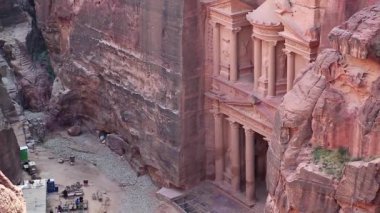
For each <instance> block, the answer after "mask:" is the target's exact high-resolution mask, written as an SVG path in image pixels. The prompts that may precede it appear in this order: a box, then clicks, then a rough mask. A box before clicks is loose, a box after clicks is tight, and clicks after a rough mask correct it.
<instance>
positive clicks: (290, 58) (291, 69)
mask: <svg viewBox="0 0 380 213" xmlns="http://www.w3.org/2000/svg"><path fill="white" fill-rule="evenodd" d="M286 60H287V61H286V65H287V68H286V75H287V82H286V90H287V91H289V90H291V89H292V88H293V82H294V75H295V61H294V60H295V57H294V53H293V52H290V51H289V52H287V53H286Z"/></svg>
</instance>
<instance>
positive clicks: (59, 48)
mask: <svg viewBox="0 0 380 213" xmlns="http://www.w3.org/2000/svg"><path fill="white" fill-rule="evenodd" d="M198 4H199V3H198V1H193V0H175V1H174V0H157V1H156V0H155V1H150V0H142V1H141V0H124V1H121V0H110V1H108V0H107V1H104V0H100V1H89V0H79V1H50V2H49V1H44V0H36V1H35V5H36V11H37V20H38V25H39V28H40V29H41V30H42V33H43V35H44V38H45V40H46V42H47V46H48V49H49V53H50V56H51V59H52V63H53V67H54V69H55V72H56V74H57V78H56V81H55V83H54V88H53V98H52V100H51V105H50V110H49V115H50V118H51V120H50V123H51V124H54V123H56V122H58V123H60V124H67V125H73V124H74V123H75V122H76V121H77V120H79V119H80V120H82V121H83V122H84V123H85V124H86V125H87V126H88V127H90V128H91V129H98V130H102V131H104V132H107V133H116V134H118V135H120V136H121V138H122V140H118V143H117V144H116V146H117V147H116V148H115V147H114V149H117V150H121V152H120V153H121V154H123V153H125V154H126V155H128V156H136V159H141V162H140V163H142V164H144V165H146V166H147V168H148V171H149V172H150V173H151V175H153V176H154V177H156V178H157V179H160V177H162V178H163V180H162V183H164V182H166V183H171V184H174V185H177V186H183V185H187V184H190V183H194V182H197V181H199V180H200V179H201V178H202V177H203V174H204V165H203V164H202V162H203V158H204V148H203V140H204V139H203V130H202V129H203V128H202V102H203V96H202V91H203V90H202V76H201V65H202V60H201V59H202V51H201V49H202V47H201V46H200V44H202V41H201V38H202V37H201V35H199V32H200V30H199V28H200V27H201V26H200V24H199V23H200V22H199V20H200V18H201V17H200V16H199V13H198V12H199V5H198ZM94 142H95V141H94ZM112 146H115V143H113V145H112ZM132 152H133V154H131V153H132ZM131 160H132V161H133V159H131Z"/></svg>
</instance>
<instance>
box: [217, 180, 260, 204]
mask: <svg viewBox="0 0 380 213" xmlns="http://www.w3.org/2000/svg"><path fill="white" fill-rule="evenodd" d="M212 183H213V184H214V185H215V186H217V187H218V188H220V189H221V190H222V191H223V192H225V194H226V195H228V196H231V197H232V198H233V199H234V200H236V201H238V202H239V203H241V204H243V205H245V206H247V207H249V208H252V207H253V206H255V204H256V202H255V201H252V200H247V198H246V196H245V193H244V192H239V193H236V192H235V191H234V190H233V189H232V186H231V185H229V184H227V183H225V182H224V181H222V182H219V181H213V182H212Z"/></svg>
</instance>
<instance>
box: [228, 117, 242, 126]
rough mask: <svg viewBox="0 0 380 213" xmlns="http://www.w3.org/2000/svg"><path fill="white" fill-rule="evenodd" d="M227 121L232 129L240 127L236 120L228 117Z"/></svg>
mask: <svg viewBox="0 0 380 213" xmlns="http://www.w3.org/2000/svg"><path fill="white" fill-rule="evenodd" d="M226 120H227V121H228V122H229V124H230V126H231V127H239V123H238V122H237V121H236V120H235V119H233V118H231V117H228V118H226Z"/></svg>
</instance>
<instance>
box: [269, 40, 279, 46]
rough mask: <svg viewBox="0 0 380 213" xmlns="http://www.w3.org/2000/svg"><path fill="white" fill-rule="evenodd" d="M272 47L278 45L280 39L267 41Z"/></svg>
mask: <svg viewBox="0 0 380 213" xmlns="http://www.w3.org/2000/svg"><path fill="white" fill-rule="evenodd" d="M266 42H267V43H268V45H269V46H270V47H276V45H277V42H278V41H266Z"/></svg>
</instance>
